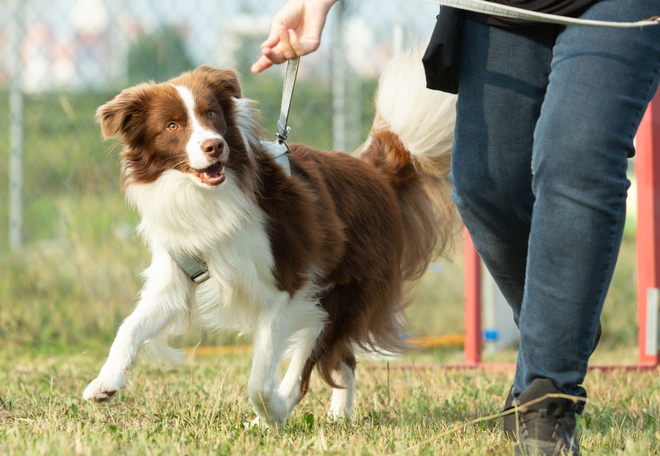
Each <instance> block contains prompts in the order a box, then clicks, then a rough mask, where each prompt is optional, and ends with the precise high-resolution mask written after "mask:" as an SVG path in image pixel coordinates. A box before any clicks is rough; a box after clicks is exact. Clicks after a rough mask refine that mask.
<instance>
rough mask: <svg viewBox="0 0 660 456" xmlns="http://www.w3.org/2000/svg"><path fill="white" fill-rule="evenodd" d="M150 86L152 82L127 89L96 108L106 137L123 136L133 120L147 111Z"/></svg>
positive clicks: (98, 119) (97, 118)
mask: <svg viewBox="0 0 660 456" xmlns="http://www.w3.org/2000/svg"><path fill="white" fill-rule="evenodd" d="M150 87H151V84H140V85H137V86H135V87H131V88H129V89H125V90H123V91H122V92H121V93H120V94H119V95H117V96H116V97H115V98H114V99H113V100H112V101H109V102H107V103H106V104H104V105H102V106H100V107H99V108H98V109H97V110H96V120H97V121H98V122H99V123H100V124H101V133H102V134H103V137H104V138H106V139H107V138H110V137H112V136H116V135H122V136H123V135H124V133H126V130H127V126H128V125H129V124H130V123H131V120H132V119H133V118H134V117H135V116H136V115H138V114H140V113H142V112H145V110H146V108H147V105H148V102H149V98H150V97H149V93H150V90H149V89H150Z"/></svg>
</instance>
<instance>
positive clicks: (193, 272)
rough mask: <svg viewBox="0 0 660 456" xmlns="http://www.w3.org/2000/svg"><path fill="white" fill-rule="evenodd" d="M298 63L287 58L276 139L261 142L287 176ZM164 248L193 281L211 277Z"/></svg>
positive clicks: (203, 266)
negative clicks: (290, 125)
mask: <svg viewBox="0 0 660 456" xmlns="http://www.w3.org/2000/svg"><path fill="white" fill-rule="evenodd" d="M299 63H300V57H298V58H295V59H292V60H288V61H287V64H286V74H285V76H284V88H283V91H282V107H281V108H280V118H279V120H278V121H277V133H276V136H277V140H276V141H272V142H271V141H262V142H261V144H263V146H264V147H265V148H266V150H267V151H268V152H269V153H270V154H271V155H272V156H273V157H274V158H275V161H276V162H277V163H278V164H279V165H280V166H281V167H282V168H284V171H285V172H286V174H287V176H291V165H290V164H289V157H288V156H287V155H288V154H289V153H290V152H291V151H290V150H289V145H288V144H287V143H286V138H287V135H288V134H289V132H290V131H291V127H289V125H288V121H289V110H290V109H291V100H292V99H293V88H294V86H295V85H296V77H297V76H298V64H299ZM165 250H167V253H169V255H170V257H171V258H172V259H173V260H174V262H175V263H176V264H177V265H178V266H179V268H181V269H182V270H183V272H185V273H186V274H187V275H188V277H190V279H191V280H192V281H193V282H195V283H197V284H200V283H204V282H206V281H207V280H209V279H210V278H211V275H210V274H209V268H208V266H207V265H206V264H205V263H204V262H203V261H202V260H200V259H199V258H197V257H196V256H194V255H187V254H185V253H180V252H178V251H177V250H175V249H173V248H172V246H171V245H169V244H168V245H165Z"/></svg>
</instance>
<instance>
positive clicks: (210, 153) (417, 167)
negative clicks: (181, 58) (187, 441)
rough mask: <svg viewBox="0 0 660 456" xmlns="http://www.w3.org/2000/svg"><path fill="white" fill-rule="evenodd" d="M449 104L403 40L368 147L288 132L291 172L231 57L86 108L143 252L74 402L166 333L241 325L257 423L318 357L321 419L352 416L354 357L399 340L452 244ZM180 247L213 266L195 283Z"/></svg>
mask: <svg viewBox="0 0 660 456" xmlns="http://www.w3.org/2000/svg"><path fill="white" fill-rule="evenodd" d="M455 101H456V99H455V97H454V96H452V95H447V94H443V93H441V92H435V91H431V90H428V89H426V88H425V81H424V73H423V69H422V66H421V61H420V58H419V55H417V53H414V52H411V53H407V54H405V55H404V56H402V57H400V58H398V59H395V60H394V61H393V62H392V63H391V64H390V66H389V67H388V68H387V69H386V70H385V71H384V73H383V75H382V76H381V78H380V81H379V88H378V90H377V94H376V116H375V119H374V122H373V126H372V129H371V131H370V133H369V136H368V138H367V139H366V141H365V143H364V144H363V145H362V146H361V147H360V148H359V149H358V150H357V151H356V152H355V153H353V154H347V153H342V152H323V151H318V150H314V149H312V148H310V147H307V146H304V145H300V144H291V145H290V147H289V148H290V154H289V156H288V158H289V163H290V173H291V174H290V175H287V173H286V172H285V170H284V168H283V167H282V166H281V165H280V164H278V162H276V161H275V159H274V157H273V155H272V154H271V153H270V152H269V147H270V146H269V145H268V144H266V143H263V142H262V141H261V139H260V138H262V137H263V136H264V135H263V130H262V127H261V125H260V121H259V112H258V110H257V107H256V103H255V102H254V101H251V100H249V99H247V98H243V97H242V94H241V87H240V84H239V80H238V75H237V73H236V72H235V71H233V70H227V69H215V68H211V67H208V66H201V67H199V68H197V69H195V70H193V71H191V72H187V73H184V74H182V75H180V76H178V77H176V78H174V79H171V80H169V81H167V82H164V83H160V84H156V83H153V82H152V83H143V84H140V85H137V86H135V87H131V88H128V89H126V90H124V91H122V92H121V93H120V94H119V95H117V96H116V97H115V98H114V99H113V100H112V101H110V102H108V103H106V104H104V105H102V106H101V107H99V108H98V110H97V119H98V121H99V123H100V125H101V130H102V134H103V136H104V137H105V138H106V139H108V138H110V137H118V138H119V143H120V145H121V146H122V150H121V153H120V155H121V163H122V166H121V182H122V187H123V189H124V192H125V194H126V198H127V201H128V202H129V203H130V204H132V205H133V206H134V207H135V208H136V210H137V211H138V213H139V215H140V216H141V221H140V223H139V225H138V231H139V233H140V234H141V236H142V237H143V239H144V241H145V243H146V244H147V245H148V247H149V249H150V251H151V254H152V260H151V264H150V265H149V266H148V267H147V269H146V270H145V272H144V277H145V283H144V285H143V288H142V289H141V292H140V295H139V300H138V303H137V305H136V307H135V309H134V311H133V312H132V313H131V315H130V316H129V317H128V318H126V320H125V321H124V322H123V323H122V324H121V326H120V327H119V330H118V332H117V336H116V339H115V340H114V342H113V344H112V346H111V348H110V352H109V356H108V358H107V360H106V362H105V364H104V365H103V367H102V368H101V370H100V373H99V374H98V377H97V378H96V379H95V380H93V381H92V382H91V383H90V384H89V385H88V386H87V388H86V389H85V390H84V393H83V397H84V399H86V400H89V401H94V402H104V401H107V400H109V399H110V398H112V397H113V396H114V395H115V394H116V393H117V392H118V391H119V390H121V389H122V388H123V387H125V385H126V383H127V377H128V375H129V372H130V370H131V368H132V366H133V365H134V363H135V362H136V358H137V357H138V354H139V353H140V352H141V351H143V349H144V350H145V351H147V352H150V353H151V354H152V355H154V356H156V357H157V358H158V359H161V360H162V359H165V360H168V361H171V362H182V361H183V358H184V353H183V352H182V351H181V350H175V349H173V348H171V347H169V345H168V342H167V339H168V336H170V335H175V334H181V333H183V332H184V331H185V330H186V329H187V328H188V327H189V325H190V324H195V325H199V326H201V327H203V328H206V329H208V330H217V329H223V330H232V331H240V332H242V333H245V334H250V335H252V337H253V358H252V370H251V374H250V378H249V381H248V396H249V400H250V402H251V404H252V406H253V408H254V411H255V412H256V418H255V420H254V423H255V424H257V425H260V426H263V427H264V428H267V427H270V428H275V429H278V430H281V429H282V428H283V426H284V425H285V422H286V419H287V417H288V416H289V415H290V414H291V413H292V411H293V409H294V408H295V406H296V405H297V404H298V403H299V401H300V400H301V399H302V398H303V397H304V395H305V393H306V392H307V390H308V388H309V381H310V376H311V374H312V371H313V370H314V368H315V367H316V368H317V372H318V373H319V375H320V376H321V378H322V379H323V380H324V381H325V382H326V383H327V384H328V385H330V387H332V397H331V403H330V406H329V411H328V414H329V416H330V417H332V418H343V417H346V418H350V417H351V416H352V414H353V396H354V389H355V385H354V380H355V367H356V354H359V353H364V352H377V353H390V354H391V353H401V352H403V351H405V350H407V349H408V348H410V347H408V344H407V343H406V341H405V340H404V338H403V337H402V335H403V334H404V333H405V317H404V308H405V306H406V304H407V303H408V302H409V299H408V296H409V294H408V290H409V289H410V287H411V284H413V283H414V282H415V280H417V279H418V278H419V277H420V276H421V275H422V274H423V273H424V272H425V270H426V269H427V266H428V265H429V262H430V261H431V260H432V259H434V258H435V257H436V256H437V255H440V254H442V253H443V252H444V251H445V250H446V249H447V246H448V245H449V244H450V243H451V240H450V239H451V236H452V231H454V228H453V226H454V220H453V219H454V212H455V211H454V209H453V206H452V204H451V201H450V197H449V184H448V173H449V162H450V151H451V143H452V136H453V124H454V121H455V115H454V105H455ZM294 117H295V115H294ZM178 255H182V256H185V257H192V258H196V259H198V260H199V261H201V262H203V263H204V264H205V265H206V267H207V268H208V274H209V276H210V278H209V280H207V281H205V282H203V283H200V284H198V283H196V282H195V281H193V280H191V278H190V277H189V275H187V274H186V273H185V272H184V271H183V270H182V268H180V267H179V266H178V265H177V263H176V262H175V260H174V259H173V258H175V257H176V256H178ZM284 360H288V367H287V368H286V371H285V373H284V375H283V376H282V377H281V378H279V376H278V371H279V368H280V366H281V365H282V363H284Z"/></svg>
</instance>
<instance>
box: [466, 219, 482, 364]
mask: <svg viewBox="0 0 660 456" xmlns="http://www.w3.org/2000/svg"><path fill="white" fill-rule="evenodd" d="M464 233H465V234H464V236H465V240H464V241H463V255H464V261H465V266H464V271H465V273H464V279H463V280H464V285H463V289H464V292H465V299H464V300H465V315H464V318H465V344H464V347H463V351H464V353H465V364H467V365H468V366H477V365H479V363H481V258H480V257H479V254H478V253H477V251H476V250H475V248H474V245H473V244H472V239H471V238H470V235H469V234H468V231H467V229H465V230H464Z"/></svg>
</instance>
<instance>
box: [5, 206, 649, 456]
mask: <svg viewBox="0 0 660 456" xmlns="http://www.w3.org/2000/svg"><path fill="white" fill-rule="evenodd" d="M71 206H72V207H71V208H70V209H71V211H73V210H74V209H73V208H74V207H75V208H77V209H76V210H78V209H79V208H83V209H80V210H84V207H85V202H84V201H78V202H77V204H75V205H71ZM117 211H119V212H121V210H120V209H119V206H117ZM118 220H119V219H118ZM121 223H128V222H127V221H122V222H121ZM72 230H73V231H75V232H77V233H78V235H79V237H78V238H77V241H73V240H72V241H71V242H70V243H69V244H67V246H66V248H65V247H62V246H60V247H55V246H50V247H49V248H50V249H51V250H49V251H48V252H47V255H46V253H44V249H41V250H40V252H39V267H37V266H35V265H34V264H35V263H34V262H33V261H30V258H26V257H25V256H20V257H15V256H11V255H10V256H9V257H8V258H7V259H5V261H4V263H3V264H4V266H5V271H3V274H4V275H5V278H4V279H3V281H0V284H4V285H3V287H4V288H2V289H3V290H4V293H5V297H6V296H11V297H12V301H4V300H3V306H2V309H0V316H1V318H0V321H1V322H3V323H2V326H1V328H2V331H3V333H2V336H3V337H2V341H3V350H2V353H1V355H0V442H3V448H2V450H0V452H2V453H3V454H92V455H96V454H261V453H265V454H274V455H275V454H317V453H329V454H347V455H349V454H350V455H363V454H379V455H380V454H443V455H444V454H446V455H460V454H465V455H472V454H491V455H499V454H512V445H511V443H510V442H508V441H507V440H506V439H505V437H504V435H503V433H502V432H501V430H500V425H501V423H500V420H499V419H497V418H495V417H494V415H496V414H497V413H498V412H499V411H500V409H501V407H502V404H503V400H504V397H505V395H506V391H507V388H508V387H509V385H510V384H511V381H512V378H513V372H511V371H510V370H506V369H497V370H493V371H491V370H465V369H448V368H446V366H447V365H450V364H452V365H453V364H460V363H461V362H462V351H461V347H451V346H448V347H441V348H437V349H434V350H427V351H420V352H417V353H414V354H412V355H409V356H406V357H403V358H401V359H397V360H389V361H385V360H373V359H365V360H362V361H361V362H360V363H359V365H358V370H357V393H356V415H355V418H354V420H353V421H351V422H343V421H342V422H332V421H329V420H327V419H326V417H325V413H326V410H327V407H328V404H329V397H330V390H329V388H328V387H327V386H325V385H324V384H321V383H320V382H319V381H318V380H317V379H314V381H313V383H312V390H311V392H310V394H309V395H308V396H307V397H306V398H305V399H304V400H303V401H302V403H301V404H300V406H299V407H298V408H297V409H296V410H295V412H294V414H293V415H292V417H291V418H290V420H289V422H288V424H287V426H286V428H285V429H284V432H283V433H282V435H277V434H276V433H273V432H271V431H262V430H255V429H249V428H247V427H245V426H244V423H247V422H249V421H250V420H251V419H252V418H253V413H252V410H251V407H250V405H249V403H248V401H247V379H248V376H249V366H250V357H249V354H246V353H240V352H236V353H230V354H226V355H221V356H219V355H208V356H200V355H197V356H194V357H191V358H190V360H189V363H188V364H187V365H185V366H181V367H179V368H176V369H174V370H172V371H169V372H161V371H160V370H158V369H157V368H156V367H154V366H152V365H151V364H149V362H147V361H143V362H140V363H139V364H138V365H137V367H136V369H135V371H134V375H133V376H132V379H131V382H130V386H129V387H128V389H127V390H126V391H125V392H123V393H122V394H121V395H120V396H119V397H118V398H117V400H116V401H115V402H113V403H111V404H107V405H100V406H99V405H94V404H88V403H86V402H84V401H83V400H82V399H81V395H82V390H83V388H84V387H85V386H86V384H87V382H88V381H90V380H91V379H93V378H94V376H95V375H96V374H97V372H98V369H99V368H100V366H101V364H102V362H103V360H104V358H105V356H106V354H107V349H108V347H109V343H110V342H111V340H112V338H113V336H114V331H115V330H116V327H117V325H118V324H119V323H120V321H121V319H122V318H123V317H125V316H126V315H127V314H128V313H129V312H130V310H131V307H132V305H133V302H134V296H135V293H136V291H137V288H138V286H139V279H138V274H139V271H140V270H141V268H142V267H144V266H145V265H146V261H147V258H146V256H145V254H144V250H143V249H142V247H140V244H139V241H138V240H137V239H132V240H128V241H127V240H123V241H121V242H118V244H121V245H125V247H124V248H123V249H120V248H119V247H118V245H107V246H103V245H102V244H101V245H96V247H97V248H95V249H91V251H90V249H88V248H84V247H83V246H84V245H88V244H93V242H92V241H91V240H90V239H88V237H94V236H99V235H98V233H97V232H96V231H93V234H92V230H89V231H85V230H84V229H82V227H81V228H80V231H78V228H77V227H75V226H74V227H72ZM109 231H112V230H109ZM108 236H109V237H113V236H115V237H116V235H108ZM81 243H82V244H81ZM633 249H634V243H633V242H631V241H630V240H627V241H626V242H625V243H624V247H623V252H622V259H621V261H620V263H619V267H618V268H617V273H616V277H615V283H614V284H613V286H612V291H611V293H610V296H609V297H608V303H607V304H606V309H605V313H604V315H603V324H604V329H605V334H604V336H603V339H602V342H601V344H600V346H599V348H598V349H597V351H596V353H595V354H594V358H593V362H594V363H595V364H612V363H623V364H634V363H635V361H636V356H637V349H636V340H635V334H636V332H635V301H634V261H631V260H630V257H631V256H632V257H633V258H634V254H633ZM29 255H30V252H28V254H27V256H28V257H29ZM35 255H36V254H35ZM460 256H461V255H460V251H457V252H456V255H455V257H454V261H453V262H446V263H443V264H442V265H441V267H436V268H433V269H432V270H431V271H429V273H428V274H427V275H426V276H425V277H424V278H423V280H422V282H421V284H420V287H419V289H418V293H417V299H416V302H415V303H414V304H413V306H412V307H411V309H410V312H409V314H410V315H409V316H410V319H411V326H412V329H411V332H412V333H414V334H455V333H461V332H462V327H463V326H462V325H463V322H462V318H463V314H462V306H461V300H462V288H461V287H462V282H461V268H462V261H461V258H460ZM44 258H46V259H47V261H46V260H44ZM64 258H66V259H67V261H66V262H64V261H63V260H64ZM72 264H73V265H78V266H71V265H72ZM9 265H11V266H13V269H12V268H10V267H9ZM45 272H47V274H46V273H45ZM7 276H10V277H9V279H8V278H7ZM10 279H11V280H10ZM78 279H80V280H78ZM10 291H11V294H10V293H9V292H10ZM5 302H10V304H9V305H8V306H6V305H4V303H5ZM200 340H201V343H202V344H205V345H206V344H209V345H218V344H228V345H230V346H231V345H232V344H234V345H235V344H244V343H248V342H249V341H246V340H242V339H239V340H237V339H236V338H234V337H233V336H227V335H224V336H209V335H200V334H199V333H193V335H191V336H188V337H185V338H183V339H182V340H180V341H178V343H179V344H180V345H189V344H196V343H199V342H200ZM514 360H515V350H514V349H511V350H506V351H504V352H499V353H496V354H492V355H488V356H486V357H485V359H484V361H486V362H504V363H510V362H513V361H514ZM586 387H587V389H588V391H589V400H590V403H589V405H588V407H587V411H586V413H585V415H584V416H582V417H581V418H580V420H579V427H580V429H581V432H582V446H583V454H598V455H600V454H627V455H651V454H659V453H660V443H658V442H659V441H660V431H659V430H658V429H660V426H659V424H660V394H659V392H660V377H659V376H658V371H657V370H654V371H645V372H635V371H627V370H614V371H607V372H602V371H592V372H590V374H589V375H588V377H587V381H586Z"/></svg>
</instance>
